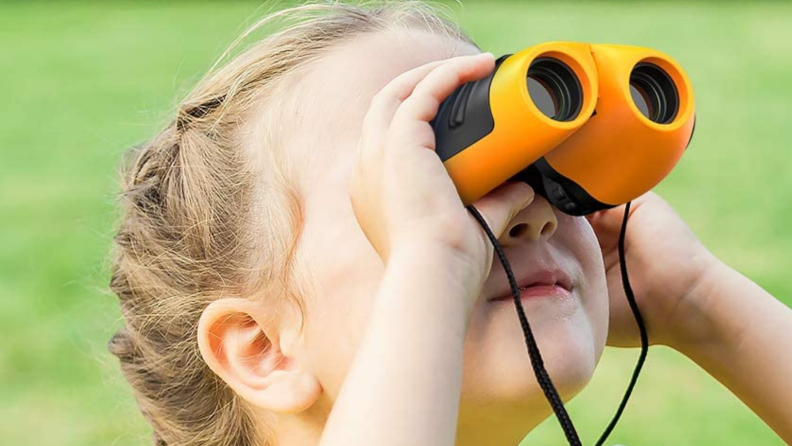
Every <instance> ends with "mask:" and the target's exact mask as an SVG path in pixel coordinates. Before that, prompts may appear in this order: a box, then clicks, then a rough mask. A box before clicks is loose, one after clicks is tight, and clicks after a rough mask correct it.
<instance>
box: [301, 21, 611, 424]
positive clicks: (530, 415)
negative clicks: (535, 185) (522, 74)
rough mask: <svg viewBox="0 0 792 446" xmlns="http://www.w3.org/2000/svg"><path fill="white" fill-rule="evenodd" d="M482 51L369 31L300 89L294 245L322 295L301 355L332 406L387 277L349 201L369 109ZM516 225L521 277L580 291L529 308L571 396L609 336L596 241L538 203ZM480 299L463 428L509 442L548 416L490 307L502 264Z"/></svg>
mask: <svg viewBox="0 0 792 446" xmlns="http://www.w3.org/2000/svg"><path fill="white" fill-rule="evenodd" d="M477 52H478V50H477V49H475V48H474V47H472V46H470V45H469V44H465V43H461V42H451V41H449V40H448V39H446V38H443V37H439V36H434V35H430V34H428V33H423V32H415V31H409V32H398V33H397V32H391V33H388V34H379V35H369V36H365V37H362V38H359V39H356V40H355V41H353V42H350V43H348V44H346V45H344V46H342V47H340V48H338V49H336V50H334V51H332V52H331V53H329V54H328V55H327V56H326V57H325V58H323V59H322V60H320V61H319V62H318V63H316V64H315V65H314V66H312V67H311V69H310V72H309V73H308V74H307V75H306V77H305V78H304V79H302V80H301V81H300V82H299V85H298V86H297V88H295V89H294V91H295V93H294V94H296V95H299V98H300V101H301V102H300V103H301V104H302V106H303V107H305V108H304V109H301V110H300V115H301V116H300V118H299V121H298V122H296V123H295V130H294V131H293V134H290V136H289V139H288V140H287V146H286V147H287V149H288V150H289V151H290V152H291V153H292V155H293V156H294V159H296V160H300V161H301V163H300V166H299V167H298V169H301V172H300V175H301V178H302V180H303V192H304V194H305V195H304V199H305V211H304V212H305V213H304V217H305V227H304V231H303V233H302V236H301V242H300V247H299V249H301V250H302V254H301V255H302V256H303V258H304V259H306V261H307V262H308V263H309V265H310V268H311V270H312V276H309V277H312V280H313V281H314V282H313V283H311V284H308V285H309V286H310V287H312V288H313V289H314V290H315V292H316V294H315V295H313V296H304V297H305V299H307V300H308V302H307V321H306V327H305V332H304V337H303V339H302V340H301V345H300V347H299V348H298V350H296V353H295V354H296V355H297V356H298V357H300V356H301V358H300V359H302V360H303V361H305V362H304V363H305V364H309V367H312V371H313V373H315V375H316V377H317V379H318V380H319V382H320V383H321V384H322V387H323V389H324V392H325V396H326V397H327V398H328V399H329V400H330V401H332V400H334V399H335V397H336V396H337V394H338V391H339V389H340V386H341V384H342V383H343V380H344V376H345V374H346V372H347V370H348V368H349V366H350V363H351V361H352V359H353V356H354V354H355V352H356V350H357V347H358V344H359V341H360V340H361V338H362V336H363V334H364V331H365V329H366V325H367V323H368V319H369V311H370V309H371V307H372V305H371V304H372V301H373V299H374V297H375V293H376V290H377V285H378V283H379V282H380V280H381V277H382V274H383V269H384V267H383V264H382V261H381V260H380V258H379V257H378V255H377V253H376V252H375V251H374V249H373V248H372V247H371V246H370V245H369V243H368V241H367V240H366V237H365V236H364V234H363V232H362V231H361V229H360V228H359V226H358V224H357V222H356V220H355V217H354V215H353V212H352V208H351V205H350V201H349V196H348V194H347V191H348V184H349V179H350V173H351V168H352V166H353V161H354V158H355V154H356V142H357V138H358V135H359V130H360V127H361V123H362V120H363V116H364V115H365V113H366V111H367V109H368V104H369V101H370V100H371V98H372V97H373V95H374V94H375V93H376V92H377V91H378V90H379V89H380V88H381V87H383V86H384V85H385V84H386V83H387V82H388V81H390V80H391V79H393V78H394V77H396V76H397V75H398V74H400V73H402V72H404V71H406V70H409V69H411V68H414V67H416V66H419V65H422V64H424V63H427V62H430V61H434V60H439V59H445V58H448V57H452V56H455V55H461V54H472V53H477ZM519 224H526V225H528V228H529V230H528V231H525V232H523V233H522V234H513V235H509V231H508V229H507V231H506V233H504V235H503V236H502V237H501V243H502V244H503V246H504V248H505V251H506V255H507V256H508V258H509V259H510V261H511V264H512V268H513V270H514V271H515V274H516V275H518V276H519V275H522V274H533V273H537V272H541V271H543V270H553V269H557V270H560V271H562V272H563V273H565V274H566V275H568V277H569V280H570V281H571V284H572V286H573V289H572V297H571V298H565V299H562V298H556V297H544V298H543V297H540V298H535V299H529V300H527V301H524V306H525V311H526V315H527V317H528V319H529V321H530V323H531V325H532V328H533V331H534V334H535V335H536V338H537V342H538V344H539V348H540V350H541V352H542V354H543V356H544V359H545V363H546V365H547V368H548V370H549V373H550V375H551V377H552V379H553V381H554V383H555V385H556V387H557V388H558V389H559V391H560V392H561V393H562V395H564V396H565V397H570V396H572V395H573V394H574V393H576V392H577V391H579V390H580V389H581V388H582V387H583V386H584V385H585V384H586V383H587V381H588V380H589V378H590V377H591V375H592V373H593V370H594V367H595V364H596V363H597V361H598V359H599V357H600V354H601V353H602V349H603V346H604V344H605V339H606V332H607V323H608V303H607V289H606V285H605V276H604V269H603V264H602V258H601V253H600V250H599V245H598V243H597V240H596V238H595V235H594V232H593V231H592V229H591V227H590V225H589V224H588V222H587V220H586V219H585V218H582V217H578V218H575V217H570V216H568V215H565V214H563V213H561V212H560V211H558V210H557V209H555V208H552V207H551V206H550V205H549V204H548V203H547V202H546V201H545V200H544V199H543V198H540V197H537V198H536V200H535V201H534V202H533V204H531V205H530V206H529V207H528V208H526V209H524V210H523V211H522V212H521V213H520V214H519V215H518V216H517V217H516V218H515V219H514V220H513V222H512V223H511V225H510V226H509V228H512V227H514V226H516V225H519ZM519 232H520V231H515V233H519ZM483 293H484V296H486V297H484V298H482V299H481V300H480V303H479V304H478V305H477V307H476V308H474V310H473V313H472V315H471V319H470V325H469V330H468V334H467V338H466V340H465V343H466V344H465V351H464V355H465V356H464V371H463V389H462V401H461V406H460V430H464V429H466V426H471V429H473V425H474V424H476V423H486V424H490V426H498V429H497V430H499V431H502V433H503V435H504V437H510V436H514V435H519V432H522V434H524V433H525V429H527V428H530V427H532V425H533V424H535V423H538V421H540V420H541V419H542V418H544V417H545V416H547V415H548V413H549V410H550V409H549V406H547V405H546V402H545V400H544V396H543V394H542V392H541V390H540V388H539V386H538V384H537V383H536V381H535V378H534V374H533V370H532V368H531V364H530V360H529V358H528V354H527V352H526V347H525V343H524V338H523V333H522V331H521V328H520V324H519V320H518V317H517V314H516V310H515V308H514V304H513V302H512V300H511V299H510V298H508V299H506V300H505V301H500V302H489V301H487V300H486V298H488V297H493V295H495V294H497V295H503V294H504V293H508V286H507V282H506V277H505V274H504V271H503V267H502V265H500V262H498V260H497V258H496V259H495V260H494V261H493V267H492V271H491V273H490V276H489V277H488V279H487V281H486V283H485V285H484V290H483ZM406 298H409V297H408V296H405V299H406ZM423 298H426V299H431V298H432V296H429V295H427V296H423ZM437 322H438V324H442V321H437ZM409 329H410V327H409V324H408V325H405V330H409ZM401 354H405V352H401ZM407 354H409V353H407ZM426 372H427V373H433V371H431V370H427V371H426ZM437 373H442V372H441V371H438V372H437ZM493 423H494V424H493ZM510 426H511V427H510ZM489 434H490V436H491V435H493V434H494V433H493V432H492V431H490V433H489ZM518 439H519V437H518Z"/></svg>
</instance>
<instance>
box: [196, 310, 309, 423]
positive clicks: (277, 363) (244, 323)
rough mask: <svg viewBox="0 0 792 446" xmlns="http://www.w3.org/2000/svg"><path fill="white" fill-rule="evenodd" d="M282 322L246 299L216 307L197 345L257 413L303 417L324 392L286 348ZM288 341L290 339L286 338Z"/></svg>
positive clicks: (202, 323)
mask: <svg viewBox="0 0 792 446" xmlns="http://www.w3.org/2000/svg"><path fill="white" fill-rule="evenodd" d="M290 329H291V328H290V327H286V326H282V325H281V324H280V323H279V320H278V319H277V318H275V317H269V315H262V314H261V311H260V309H259V308H257V307H256V304H255V303H254V302H252V301H250V300H247V299H242V298H223V299H219V300H217V301H214V302H212V303H211V304H210V305H209V306H208V307H207V308H206V309H204V311H203V313H202V314H201V318H200V320H199V323H198V346H199V349H200V352H201V356H202V357H203V360H204V361H205V362H206V364H207V365H208V366H209V368H210V369H212V371H213V372H214V373H215V374H216V375H217V376H218V377H220V379H222V380H223V381H224V382H225V383H226V384H227V385H228V386H229V387H230V388H231V389H232V390H233V391H234V392H235V393H236V394H237V395H239V396H240V397H242V398H243V399H244V400H246V401H247V402H248V403H250V404H252V405H254V406H255V407H257V408H260V409H264V410H268V411H271V412H275V413H281V414H290V413H299V412H301V411H303V410H305V409H307V408H308V407H310V406H311V405H313V404H314V403H315V402H316V400H317V399H318V398H319V396H320V395H321V393H322V388H321V385H320V384H319V381H318V380H317V378H316V377H315V376H314V374H313V373H312V371H310V370H307V369H305V368H304V367H303V365H302V364H300V362H299V361H297V360H296V359H295V358H293V357H287V356H286V354H285V353H284V352H283V350H282V349H281V345H280V343H281V334H280V333H281V330H290ZM287 337H288V336H287Z"/></svg>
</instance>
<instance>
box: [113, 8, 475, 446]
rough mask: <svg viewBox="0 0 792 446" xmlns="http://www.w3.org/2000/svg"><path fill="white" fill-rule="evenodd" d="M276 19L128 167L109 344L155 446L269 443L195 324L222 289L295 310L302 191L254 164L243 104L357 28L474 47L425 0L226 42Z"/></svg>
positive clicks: (325, 16)
mask: <svg viewBox="0 0 792 446" xmlns="http://www.w3.org/2000/svg"><path fill="white" fill-rule="evenodd" d="M276 21H283V22H284V23H285V26H283V28H282V29H281V30H280V31H278V32H276V33H274V34H271V35H270V36H268V37H267V38H265V39H263V40H261V41H259V42H257V43H255V44H253V45H252V46H251V47H250V48H249V49H247V50H246V51H244V52H242V53H241V54H240V55H238V56H237V57H235V58H233V59H231V61H230V62H228V63H226V64H225V65H224V66H222V67H220V68H217V67H218V66H219V65H220V61H221V60H222V59H224V58H227V56H228V54H229V51H226V53H224V54H223V56H221V59H220V60H219V61H218V63H216V64H215V66H213V67H212V69H211V70H210V72H209V74H208V75H207V76H206V77H205V78H204V79H203V80H202V81H201V82H200V83H199V84H198V85H197V86H196V87H195V88H194V90H193V91H192V92H191V93H190V94H189V95H188V96H187V97H186V99H184V101H183V102H182V104H181V105H180V106H178V109H177V111H176V113H175V117H174V118H173V120H172V121H170V122H169V123H168V124H167V125H166V126H165V128H164V129H162V130H161V131H160V132H159V133H158V134H157V135H156V136H154V138H152V139H151V140H150V141H149V142H147V143H146V144H143V145H141V146H139V147H136V148H133V149H132V150H130V152H129V153H128V158H127V162H125V163H123V164H124V166H125V167H124V168H123V173H122V174H121V177H122V178H121V188H122V192H121V202H122V208H123V215H122V218H121V221H120V224H119V228H118V233H117V235H116V237H115V246H114V258H113V264H112V279H111V282H110V288H111V289H112V291H113V292H114V293H115V294H116V295H117V296H118V299H119V301H120V305H121V309H122V313H123V317H124V322H125V324H124V327H123V328H122V329H120V330H119V331H118V332H117V333H116V334H115V336H113V338H112V339H111V340H110V342H109V344H108V349H109V350H110V352H111V353H113V354H114V355H115V356H117V357H118V358H119V360H120V363H121V369H122V371H123V373H124V375H125V377H126V379H127V380H128V382H129V383H130V385H131V386H132V387H133V389H134V391H135V396H136V399H137V402H138V406H139V408H140V410H141V412H142V413H143V415H144V417H145V418H146V419H147V420H148V422H149V423H150V424H151V427H152V431H153V442H154V444H156V445H160V446H162V445H169V446H178V445H188V444H189V445H206V446H210V445H211V446H219V445H237V446H240V445H253V444H267V445H269V444H275V443H274V441H275V439H274V438H272V435H271V434H272V433H271V431H270V430H266V429H265V428H266V426H260V425H258V424H256V423H254V418H253V417H252V414H251V412H250V409H249V408H248V407H247V405H246V404H245V403H244V402H243V401H242V400H241V399H240V398H239V397H238V396H237V395H236V394H235V393H234V392H233V391H232V390H231V389H230V388H229V387H228V386H227V385H226V384H225V383H224V382H223V381H222V380H221V379H219V378H218V377H217V376H216V375H215V374H214V373H213V372H212V371H211V370H210V369H209V368H208V367H207V365H206V363H205V362H204V361H203V360H202V358H201V355H200V353H199V351H198V345H197V334H196V326H197V322H198V319H199V317H200V315H201V313H202V311H203V310H204V309H205V308H206V306H207V305H208V304H209V303H210V302H211V301H213V300H214V299H217V298H218V297H220V296H241V297H250V296H253V295H256V296H264V297H266V299H267V300H266V303H267V304H271V305H272V307H273V309H274V308H276V307H277V305H276V304H277V303H279V300H278V298H279V297H280V296H288V297H290V298H291V300H292V302H293V303H295V304H296V305H298V306H299V308H300V311H301V312H303V313H304V306H303V305H304V304H303V302H302V300H301V298H300V293H295V292H294V289H295V284H294V283H293V282H294V280H293V273H294V265H293V260H294V253H295V247H296V244H297V239H298V236H299V232H300V228H301V224H302V215H301V206H300V196H299V193H298V191H297V189H296V188H295V187H293V186H292V185H291V183H290V179H289V178H288V176H287V175H286V174H285V173H284V172H283V169H282V168H279V166H277V163H276V162H275V161H273V164H275V166H273V167H272V168H271V169H268V170H267V175H269V178H260V177H261V175H262V174H261V172H260V171H257V170H256V169H255V168H253V167H252V166H251V165H252V164H254V163H252V161H251V155H250V153H248V152H246V150H245V147H244V141H245V137H244V131H243V129H244V128H245V123H246V121H247V120H248V119H249V117H250V115H251V113H252V111H253V110H254V109H256V108H259V107H262V106H263V107H265V108H266V107H268V106H271V105H272V101H274V100H275V98H276V93H277V91H278V85H279V82H280V81H281V80H283V79H286V78H288V77H289V76H290V75H291V74H292V73H295V72H296V71H297V70H298V69H299V68H300V67H303V66H305V65H306V64H307V63H308V62H310V61H312V60H316V59H317V58H318V57H320V56H321V55H322V54H323V53H325V52H326V51H327V50H328V49H331V48H333V47H334V46H336V45H338V44H339V43H341V42H344V41H347V40H349V39H351V38H353V37H355V36H359V35H362V34H364V33H372V32H378V31H382V30H386V29H391V28H394V27H405V28H409V29H422V30H427V31H431V32H436V33H442V34H444V35H447V36H452V37H454V38H456V39H459V40H463V41H466V42H470V43H472V42H471V41H470V39H469V38H467V37H466V36H465V35H464V34H463V33H462V32H461V31H460V30H459V29H458V28H457V27H456V26H455V25H453V24H452V23H451V22H450V21H447V20H446V19H443V18H441V17H440V16H438V15H436V14H435V12H434V9H432V8H429V7H427V6H426V5H425V4H423V3H421V2H403V1H402V2H396V3H390V2H389V3H382V2H379V3H378V4H375V5H373V6H372V5H359V6H353V5H346V4H340V3H337V2H333V3H331V4H324V5H306V6H299V7H294V8H290V9H285V10H282V11H278V12H275V13H272V14H270V15H268V16H267V17H265V18H264V19H262V20H260V21H259V22H257V23H256V24H255V25H253V26H252V27H251V28H250V29H249V30H248V31H247V32H246V33H244V34H243V35H242V36H241V37H240V38H239V39H237V41H235V42H234V44H232V47H236V46H238V44H239V43H240V42H241V41H242V39H245V38H247V37H249V35H251V33H253V32H254V31H256V30H258V29H261V28H262V27H263V26H269V25H270V24H271V23H273V22H276ZM276 130H277V129H273V130H271V131H268V132H267V134H271V135H276V134H277V131H276ZM277 146H278V143H277V138H275V137H274V136H273V138H272V139H271V140H268V141H264V147H265V148H266V149H267V150H268V151H270V152H272V153H273V155H272V156H270V157H269V158H266V159H267V160H276V159H277V158H276V157H275V155H274V153H275V152H277V151H278V149H282V148H280V147H277ZM281 167H282V166H281ZM262 188H266V190H265V191H263V192H265V193H264V194H262V193H261V192H262V191H261V190H260V189H262ZM262 195H265V196H266V199H265V200H260V199H257V198H256V197H261V196H262ZM262 221H264V222H266V225H264V227H261V226H262V225H261V223H260V222H262ZM256 222H259V223H256ZM262 233H263V234H262ZM273 311H274V310H273Z"/></svg>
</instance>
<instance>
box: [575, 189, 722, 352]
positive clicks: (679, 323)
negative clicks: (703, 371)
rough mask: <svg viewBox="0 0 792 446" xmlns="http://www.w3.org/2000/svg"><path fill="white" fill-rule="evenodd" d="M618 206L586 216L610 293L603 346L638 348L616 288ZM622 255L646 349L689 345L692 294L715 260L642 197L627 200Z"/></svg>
mask: <svg viewBox="0 0 792 446" xmlns="http://www.w3.org/2000/svg"><path fill="white" fill-rule="evenodd" d="M623 217H624V206H619V207H616V208H613V209H608V210H605V211H601V212H597V213H595V214H593V215H591V216H589V217H588V218H589V222H590V223H591V225H592V227H593V228H594V231H595V232H596V234H597V238H598V239H599V243H600V246H601V247H602V254H603V258H604V261H605V271H606V274H607V281H608V291H609V294H610V304H611V312H610V330H609V333H608V344H609V345H614V346H620V347H627V346H638V345H640V338H639V336H638V328H637V327H636V324H635V320H634V318H633V315H632V312H631V311H630V307H629V304H628V303H627V299H626V297H625V295H624V289H623V288H622V281H621V273H620V270H619V253H618V250H617V246H618V245H617V244H618V241H619V232H620V230H621V224H622V218H623ZM625 253H626V257H627V268H628V271H627V272H628V275H629V278H630V283H631V284H632V288H633V291H634V292H635V299H636V301H637V302H638V307H639V308H640V310H641V315H642V316H643V318H644V321H645V322H646V326H647V330H648V332H649V340H650V342H651V343H652V344H665V345H672V344H674V343H676V342H694V341H695V340H694V339H689V338H691V337H695V336H696V335H695V333H697V329H696V327H697V326H699V324H698V322H699V321H697V317H698V316H699V314H700V313H699V312H698V311H692V310H691V309H692V308H700V306H699V305H691V304H693V303H692V302H689V300H691V299H697V298H698V296H699V295H698V294H696V293H693V291H694V290H695V288H696V286H697V284H698V283H699V282H700V280H701V279H702V278H703V277H704V275H705V272H707V271H708V270H710V269H711V268H712V267H713V266H714V265H715V264H716V263H717V260H716V259H715V257H714V256H713V255H712V254H711V253H710V252H709V251H708V250H707V249H706V247H704V245H703V244H701V242H700V241H699V240H698V239H697V238H696V236H695V235H694V234H693V232H692V231H691V230H690V228H689V227H688V226H687V225H686V224H685V222H684V221H682V219H681V218H680V217H679V216H678V215H677V214H676V213H675V212H674V210H673V209H672V208H671V206H669V205H668V203H666V202H665V201H664V200H663V199H662V198H660V197H659V196H658V195H656V194H654V193H651V192H650V193H647V194H645V195H643V196H642V197H640V198H638V199H636V200H634V201H633V203H632V206H631V208H630V219H629V222H628V223H627V238H626V240H625Z"/></svg>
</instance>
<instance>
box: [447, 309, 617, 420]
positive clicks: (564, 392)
mask: <svg viewBox="0 0 792 446" xmlns="http://www.w3.org/2000/svg"><path fill="white" fill-rule="evenodd" d="M577 319H579V318H577V317H573V318H571V319H567V320H556V321H552V322H550V321H546V322H547V323H544V324H542V323H538V324H536V326H535V328H534V335H535V336H536V339H537V343H538V345H539V350H540V352H541V354H542V359H543V360H544V364H545V367H546V368H547V371H548V373H549V374H550V379H551V380H552V381H553V384H554V386H555V387H556V389H557V390H558V392H559V394H560V395H561V397H562V399H564V400H569V399H571V398H572V397H573V396H575V395H576V394H577V393H578V392H580V391H581V390H582V389H583V388H584V387H585V386H586V384H588V382H589V381H590V380H591V377H592V375H593V374H594V369H595V367H596V364H597V361H598V360H599V354H600V353H601V350H602V349H601V348H597V346H596V345H595V341H594V337H593V336H592V333H591V332H590V330H589V327H590V326H589V324H588V323H587V321H580V320H577ZM482 347H483V346H482ZM494 350H495V351H492V352H490V353H489V354H487V353H485V352H482V351H479V352H475V353H474V352H471V353H470V354H471V356H474V357H473V358H470V360H468V359H466V361H465V363H466V364H465V372H464V374H463V395H462V396H463V398H466V397H471V398H473V399H476V400H490V402H493V403H494V402H496V401H500V402H502V403H503V404H509V403H513V404H515V405H523V406H524V405H528V406H536V405H539V406H543V405H546V400H545V396H544V393H543V392H542V389H541V388H540V387H539V384H538V382H537V381H536V376H535V374H534V370H533V367H532V365H531V360H530V358H529V356H528V352H527V350H526V347H525V340H524V338H523V336H522V332H521V331H520V335H519V336H508V339H507V340H506V339H504V340H501V341H499V342H498V343H497V345H496V346H495V347H494Z"/></svg>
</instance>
